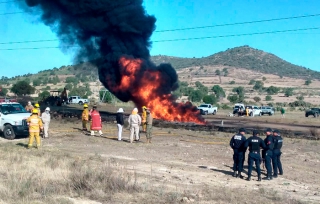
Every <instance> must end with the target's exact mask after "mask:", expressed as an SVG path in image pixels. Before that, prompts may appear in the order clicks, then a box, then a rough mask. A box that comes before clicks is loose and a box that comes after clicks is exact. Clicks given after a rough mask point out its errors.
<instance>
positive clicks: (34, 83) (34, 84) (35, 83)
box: [32, 79, 41, 86]
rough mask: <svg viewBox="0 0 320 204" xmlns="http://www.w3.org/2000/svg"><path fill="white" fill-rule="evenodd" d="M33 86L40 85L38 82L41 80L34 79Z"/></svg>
mask: <svg viewBox="0 0 320 204" xmlns="http://www.w3.org/2000/svg"><path fill="white" fill-rule="evenodd" d="M32 83H33V86H40V84H41V80H40V79H35V80H33V82H32Z"/></svg>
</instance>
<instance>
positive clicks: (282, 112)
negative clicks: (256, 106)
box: [280, 107, 286, 118]
mask: <svg viewBox="0 0 320 204" xmlns="http://www.w3.org/2000/svg"><path fill="white" fill-rule="evenodd" d="M280 112H281V118H285V117H286V116H285V115H284V114H285V113H286V110H285V109H284V108H283V107H281V109H280Z"/></svg>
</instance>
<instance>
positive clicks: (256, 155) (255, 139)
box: [244, 130, 266, 181]
mask: <svg viewBox="0 0 320 204" xmlns="http://www.w3.org/2000/svg"><path fill="white" fill-rule="evenodd" d="M258 135H259V132H258V131H257V130H254V131H253V136H252V137H249V138H248V139H247V141H246V143H245V145H244V146H245V148H247V147H249V155H248V178H247V180H248V181H250V180H251V172H252V166H253V162H255V164H256V170H257V174H258V181H261V169H260V159H261V158H260V148H263V149H265V148H266V145H265V144H264V141H263V140H262V139H261V138H260V137H259V136H258Z"/></svg>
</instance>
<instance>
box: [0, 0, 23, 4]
mask: <svg viewBox="0 0 320 204" xmlns="http://www.w3.org/2000/svg"><path fill="white" fill-rule="evenodd" d="M19 1H23V0H15V1H0V4H6V3H12V2H19Z"/></svg>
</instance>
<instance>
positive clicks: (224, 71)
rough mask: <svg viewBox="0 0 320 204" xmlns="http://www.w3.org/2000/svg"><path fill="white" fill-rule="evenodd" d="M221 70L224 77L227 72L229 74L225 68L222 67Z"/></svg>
mask: <svg viewBox="0 0 320 204" xmlns="http://www.w3.org/2000/svg"><path fill="white" fill-rule="evenodd" d="M222 72H223V76H225V77H226V76H228V74H229V71H228V69H227V68H223V70H222Z"/></svg>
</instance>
